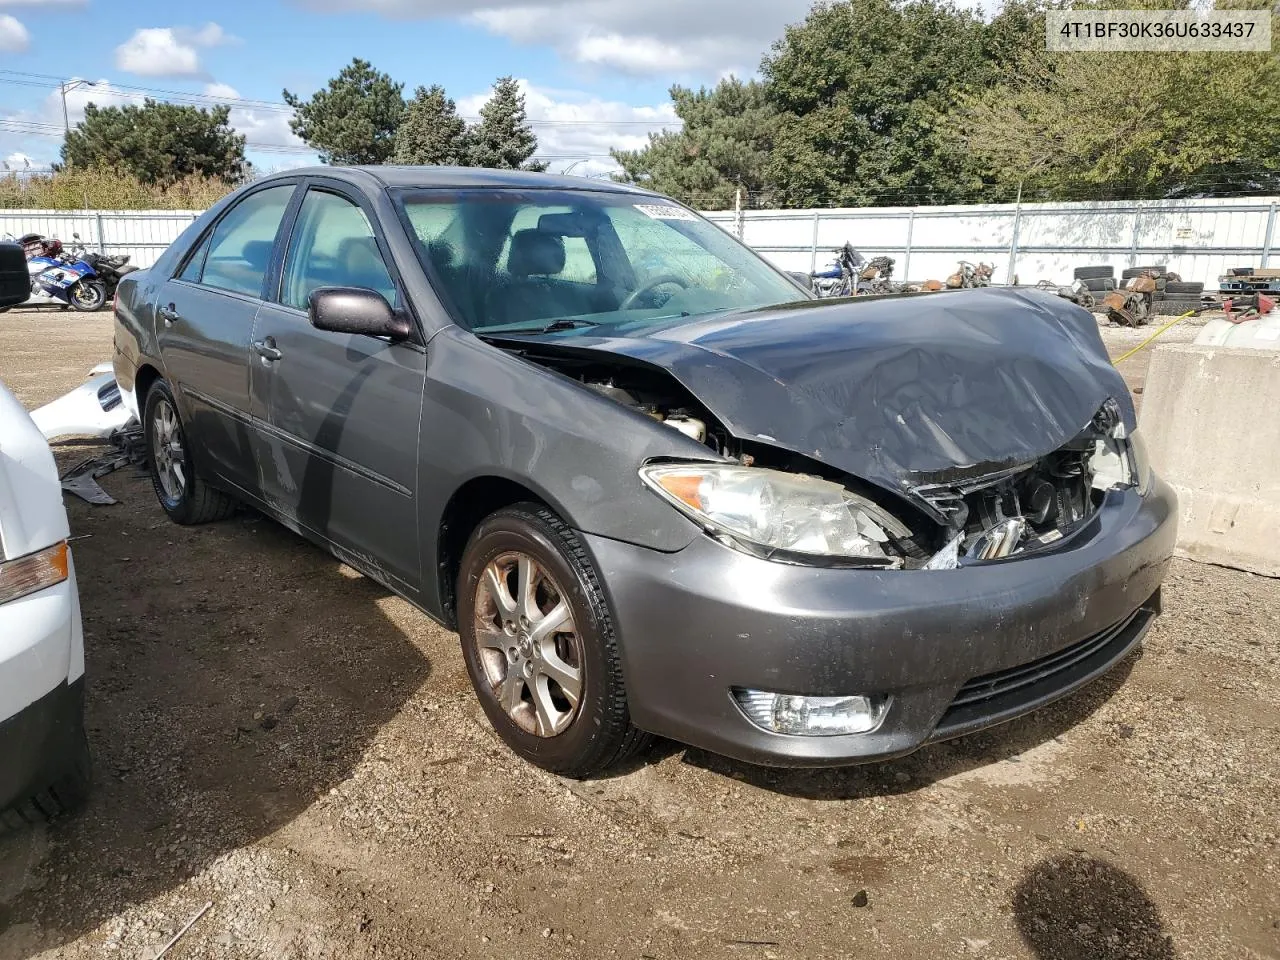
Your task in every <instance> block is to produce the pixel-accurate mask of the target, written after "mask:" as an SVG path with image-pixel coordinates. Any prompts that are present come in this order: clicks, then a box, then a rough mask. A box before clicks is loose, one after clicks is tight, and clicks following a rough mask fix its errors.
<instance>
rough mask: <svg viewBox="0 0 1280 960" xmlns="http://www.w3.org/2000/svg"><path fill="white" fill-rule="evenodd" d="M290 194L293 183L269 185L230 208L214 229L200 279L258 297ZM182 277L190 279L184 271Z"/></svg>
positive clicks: (216, 285)
mask: <svg viewBox="0 0 1280 960" xmlns="http://www.w3.org/2000/svg"><path fill="white" fill-rule="evenodd" d="M291 196H293V185H292V184H288V185H284V186H279V187H269V188H267V189H266V190H259V191H258V192H257V193H251V194H250V195H249V196H247V197H245V198H244V199H243V200H241V201H240V202H239V203H238V204H236V205H235V206H234V207H232V208H231V211H230V212H229V213H228V214H227V215H226V216H225V217H223V218H222V219H221V220H220V221H219V222H218V225H217V226H216V227H214V229H213V235H212V238H211V239H210V241H209V252H208V254H207V255H206V256H205V258H204V270H203V271H202V273H201V274H200V278H199V282H200V283H201V284H203V285H204V286H207V287H217V288H218V289H219V290H230V291H231V292H233V293H244V294H248V295H249V296H251V297H261V296H262V285H263V281H264V279H265V278H266V275H267V268H268V267H269V266H270V265H271V249H272V247H273V246H274V245H275V240H276V232H277V231H278V230H279V229H280V221H281V220H283V219H284V212H285V209H286V208H287V207H288V206H289V198H290V197H291ZM195 259H196V258H193V262H194V260H195ZM188 266H190V264H188ZM183 279H184V280H185V279H191V278H190V277H187V275H186V271H184V272H183Z"/></svg>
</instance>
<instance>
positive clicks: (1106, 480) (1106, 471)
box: [1092, 430, 1151, 494]
mask: <svg viewBox="0 0 1280 960" xmlns="http://www.w3.org/2000/svg"><path fill="white" fill-rule="evenodd" d="M1117 433H1118V435H1117V434H1112V435H1111V436H1109V437H1103V438H1101V439H1099V440H1097V441H1096V442H1095V444H1094V450H1093V457H1092V466H1093V481H1092V485H1093V488H1094V489H1095V490H1110V489H1111V488H1112V487H1136V488H1137V490H1138V493H1140V494H1146V492H1147V491H1148V490H1149V489H1151V461H1150V460H1148V459H1147V445H1146V443H1144V442H1143V439H1142V436H1141V435H1140V434H1139V433H1138V431H1137V430H1134V431H1132V432H1130V433H1129V434H1128V436H1125V435H1124V433H1123V431H1117Z"/></svg>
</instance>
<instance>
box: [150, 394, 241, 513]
mask: <svg viewBox="0 0 1280 960" xmlns="http://www.w3.org/2000/svg"><path fill="white" fill-rule="evenodd" d="M142 422H143V424H144V426H145V428H146V429H145V430H144V431H143V433H144V435H145V436H146V440H147V465H148V467H149V468H150V472H151V486H152V487H153V488H154V489H155V492H156V499H158V500H159V501H160V506H162V507H163V508H164V512H165V513H167V514H168V515H169V519H170V520H172V521H173V522H174V523H181V524H184V525H191V524H197V523H210V522H212V521H214V520H225V519H227V518H228V517H230V516H231V515H232V514H234V513H235V512H236V506H237V504H236V501H235V500H234V499H232V498H231V497H229V496H228V495H227V494H225V493H223V492H222V491H221V490H217V489H215V488H214V487H211V486H210V485H209V484H208V483H207V482H206V481H205V480H204V478H203V477H201V476H200V475H199V473H197V472H196V467H195V462H194V461H193V460H192V457H191V445H190V443H188V442H187V436H186V429H185V427H184V426H183V423H182V419H181V417H180V416H179V414H178V404H177V402H176V401H175V400H174V399H173V392H172V391H171V390H170V389H169V385H168V384H167V383H165V382H164V381H163V380H157V381H156V382H155V383H153V384H152V385H151V389H150V390H149V391H147V402H146V406H145V408H144V413H143V421H142Z"/></svg>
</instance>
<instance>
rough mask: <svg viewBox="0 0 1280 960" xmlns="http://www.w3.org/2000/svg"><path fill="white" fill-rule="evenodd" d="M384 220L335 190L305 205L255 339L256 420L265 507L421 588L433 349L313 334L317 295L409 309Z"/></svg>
mask: <svg viewBox="0 0 1280 960" xmlns="http://www.w3.org/2000/svg"><path fill="white" fill-rule="evenodd" d="M376 222H377V221H376V217H375V215H374V214H373V211H372V210H371V209H370V208H368V207H367V205H366V204H365V203H364V201H363V200H362V199H361V198H360V197H359V195H358V194H356V193H354V192H349V191H348V190H346V189H345V188H344V187H343V186H342V185H340V184H337V183H332V184H329V183H326V184H323V185H322V184H313V185H312V186H311V187H310V188H309V189H308V190H307V191H306V194H305V196H303V198H302V200H301V202H300V204H299V205H298V210H297V215H296V218H295V220H294V223H293V225H292V229H291V235H290V237H289V240H288V245H287V248H286V253H285V258H284V265H283V269H282V271H281V276H280V282H279V286H278V290H277V291H276V292H275V295H274V297H273V298H272V299H273V300H274V302H272V303H267V304H264V305H263V306H262V308H261V309H260V310H259V311H258V317H257V324H256V327H255V330H254V335H253V344H254V347H253V349H254V351H255V358H254V362H253V364H252V377H251V379H252V394H253V400H252V404H253V408H252V409H253V414H254V416H255V417H259V418H261V419H263V420H264V421H265V425H264V426H263V427H262V433H261V441H260V442H261V444H262V447H261V451H260V458H261V471H262V476H261V482H262V485H263V488H264V491H265V496H266V498H267V500H268V502H269V503H270V504H271V505H272V506H273V507H275V508H276V509H277V510H278V511H279V512H280V513H281V514H282V515H284V516H285V517H286V518H289V519H292V520H293V521H294V522H295V523H296V524H298V525H299V526H301V527H304V528H306V529H308V530H309V531H311V532H313V533H315V534H318V535H320V536H321V537H323V538H324V539H326V540H328V541H329V542H330V543H332V544H333V545H334V546H336V547H338V548H339V549H340V551H345V552H346V553H347V555H348V556H349V557H350V558H352V559H354V560H356V561H358V562H359V565H360V566H362V567H363V568H364V569H366V570H370V571H372V572H375V573H377V574H379V575H380V576H381V578H382V579H384V580H395V581H398V582H399V584H400V585H401V586H403V587H407V588H409V589H411V590H413V591H415V592H416V591H417V590H419V589H420V587H421V575H422V570H421V563H420V558H419V546H418V518H417V500H416V491H417V484H418V421H419V416H420V413H421V409H422V391H423V385H424V382H425V377H426V350H425V348H424V347H423V345H422V344H421V343H420V342H418V340H417V339H415V340H414V341H411V342H396V343H393V342H391V341H389V340H385V339H380V338H376V337H364V336H355V335H352V334H345V333H330V332H328V331H324V330H317V329H315V327H313V326H311V324H310V322H309V320H308V315H307V297H308V295H309V294H310V293H311V291H312V290H314V289H316V288H317V287H321V286H346V287H363V288H366V289H371V290H375V291H377V292H378V293H380V294H382V296H383V297H385V298H386V299H387V301H388V302H389V303H391V305H392V306H393V307H396V308H399V309H405V302H404V298H403V293H402V292H401V288H400V284H399V283H398V282H397V280H396V279H395V276H394V272H393V269H392V268H391V267H390V266H389V264H391V262H392V261H391V258H390V257H389V256H388V255H387V248H386V244H385V242H384V241H383V240H382V239H381V237H380V231H379V230H375V228H374V224H375V223H376Z"/></svg>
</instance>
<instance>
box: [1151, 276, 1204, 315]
mask: <svg viewBox="0 0 1280 960" xmlns="http://www.w3.org/2000/svg"><path fill="white" fill-rule="evenodd" d="M1203 294H1204V284H1203V283H1198V282H1196V283H1192V282H1190V281H1186V280H1169V281H1167V282H1166V283H1165V285H1164V290H1162V291H1158V292H1157V293H1156V294H1155V295H1154V302H1153V303H1152V310H1153V311H1154V312H1155V313H1156V314H1157V315H1158V316H1162V317H1180V316H1182V315H1183V314H1184V313H1187V312H1188V311H1194V312H1196V313H1199V312H1200V311H1201V310H1203V309H1204V304H1203V303H1202V302H1201V297H1202V296H1203Z"/></svg>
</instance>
